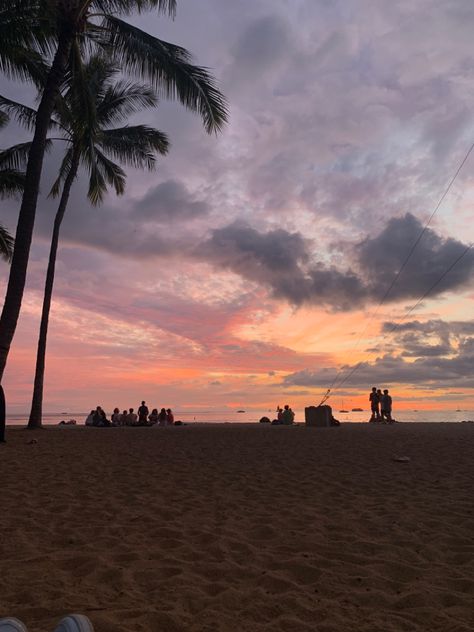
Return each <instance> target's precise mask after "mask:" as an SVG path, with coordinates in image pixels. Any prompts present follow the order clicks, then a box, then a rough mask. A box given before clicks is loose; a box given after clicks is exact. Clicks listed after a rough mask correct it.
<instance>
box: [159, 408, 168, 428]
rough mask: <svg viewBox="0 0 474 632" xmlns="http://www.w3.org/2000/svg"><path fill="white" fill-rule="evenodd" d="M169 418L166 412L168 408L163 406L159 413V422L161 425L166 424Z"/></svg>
mask: <svg viewBox="0 0 474 632" xmlns="http://www.w3.org/2000/svg"><path fill="white" fill-rule="evenodd" d="M167 418H168V415H167V414H166V410H165V409H164V408H162V409H161V410H160V412H159V414H158V424H159V425H160V426H166V420H167Z"/></svg>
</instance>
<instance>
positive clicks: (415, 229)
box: [355, 213, 474, 300]
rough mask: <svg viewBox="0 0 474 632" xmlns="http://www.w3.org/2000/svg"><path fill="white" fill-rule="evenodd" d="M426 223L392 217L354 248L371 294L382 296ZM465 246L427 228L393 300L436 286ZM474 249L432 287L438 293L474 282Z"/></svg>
mask: <svg viewBox="0 0 474 632" xmlns="http://www.w3.org/2000/svg"><path fill="white" fill-rule="evenodd" d="M422 229H423V226H422V224H421V222H420V221H419V220H418V219H417V218H416V217H414V216H413V215H411V214H410V213H407V214H406V215H404V216H403V217H399V218H392V219H390V220H389V221H388V223H387V226H386V227H385V228H384V229H383V230H382V232H381V233H380V234H379V235H377V236H376V237H373V238H371V237H369V238H368V239H366V240H364V241H363V242H362V243H360V244H359V245H357V246H356V248H355V258H356V261H357V264H358V266H359V268H360V270H361V272H362V274H363V276H364V277H365V278H366V279H367V282H368V285H369V287H370V288H371V294H372V295H373V296H374V297H376V296H380V297H382V296H383V293H382V292H383V291H384V290H385V289H388V288H389V286H390V285H391V284H392V281H393V280H394V278H395V276H396V275H397V273H398V271H399V270H400V269H401V267H402V265H403V264H404V262H405V260H406V258H407V257H408V256H409V255H410V252H411V251H412V248H413V247H414V246H415V242H416V241H417V239H418V237H419V235H420V234H421V231H422ZM465 250H466V245H465V244H463V243H461V242H460V241H457V240H455V239H452V238H443V237H441V236H440V235H438V234H437V233H436V232H435V231H434V230H432V229H431V228H428V229H427V230H426V231H425V232H424V234H423V236H422V237H421V240H420V241H419V243H418V244H417V245H416V248H415V250H414V251H413V254H412V255H411V257H410V259H409V260H408V263H407V264H406V266H405V268H404V270H403V272H402V274H401V275H400V278H399V280H398V281H397V282H396V284H395V285H394V287H393V289H392V290H391V293H390V299H391V300H397V299H400V298H402V299H405V298H410V297H417V296H420V295H421V294H423V293H424V292H425V291H427V290H428V289H429V288H430V287H431V286H432V285H434V284H435V283H436V282H437V281H438V280H439V279H441V277H442V276H443V274H444V273H445V272H446V271H447V270H448V268H449V267H450V266H451V265H453V264H454V263H455V261H456V260H457V259H458V258H459V257H460V256H461V255H462V254H463V253H464V251H465ZM473 269H474V250H470V251H469V252H468V253H467V254H466V255H465V256H464V257H463V258H462V260H461V261H460V262H459V263H458V264H457V265H456V266H455V268H454V269H452V270H451V271H450V272H449V275H447V276H446V277H445V278H444V279H443V280H441V282H440V283H439V285H437V287H436V288H434V289H433V293H432V295H434V296H436V295H438V294H441V293H443V292H446V291H448V290H454V289H456V288H459V287H460V286H462V285H464V284H466V283H468V282H472V272H473Z"/></svg>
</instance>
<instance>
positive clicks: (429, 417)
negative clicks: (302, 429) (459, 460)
mask: <svg viewBox="0 0 474 632" xmlns="http://www.w3.org/2000/svg"><path fill="white" fill-rule="evenodd" d="M106 412H107V415H108V417H109V418H110V412H111V411H106ZM295 413H296V418H295V421H296V422H304V410H303V409H298V408H297V409H295ZM333 415H334V417H336V419H339V421H341V422H356V423H357V422H358V423H360V422H364V421H368V420H369V418H370V411H368V410H364V411H361V412H360V411H349V412H348V413H340V412H339V411H338V410H335V409H334V410H333ZM263 416H265V417H269V418H270V419H274V417H275V411H274V410H271V411H270V410H248V411H244V412H240V413H239V412H237V411H229V410H200V411H189V410H187V411H180V410H176V411H174V418H175V419H176V420H178V419H180V420H181V421H183V422H185V423H226V422H227V423H256V422H258V421H259V419H260V418H261V417H263ZM86 417H87V412H63V413H45V414H44V415H43V423H44V424H45V425H57V424H58V423H59V422H60V421H62V420H65V421H67V420H69V419H75V420H76V421H77V423H78V424H79V425H81V424H84V421H85V419H86ZM393 417H394V419H396V420H397V421H401V422H431V423H433V422H449V423H459V422H462V421H471V420H474V410H472V409H467V410H419V411H417V410H400V411H397V410H396V409H395V410H394V412H393ZM27 420H28V414H27V413H25V414H11V415H7V424H8V425H15V426H16V425H20V426H21V425H25V424H26V422H27Z"/></svg>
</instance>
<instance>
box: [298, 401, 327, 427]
mask: <svg viewBox="0 0 474 632" xmlns="http://www.w3.org/2000/svg"><path fill="white" fill-rule="evenodd" d="M304 419H305V423H306V425H307V426H316V427H317V428H326V427H329V426H330V425H331V420H332V408H331V406H327V405H326V404H325V405H323V406H307V407H306V408H305V409H304Z"/></svg>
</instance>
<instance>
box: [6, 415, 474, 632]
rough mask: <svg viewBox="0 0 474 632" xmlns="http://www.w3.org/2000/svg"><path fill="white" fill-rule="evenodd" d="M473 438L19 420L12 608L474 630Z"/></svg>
mask: <svg viewBox="0 0 474 632" xmlns="http://www.w3.org/2000/svg"><path fill="white" fill-rule="evenodd" d="M32 439H35V440H37V443H29V442H30V441H31V440H32ZM473 448H474V424H399V425H394V426H376V427H374V426H369V425H368V424H365V425H362V424H347V425H344V426H342V427H340V428H327V429H319V428H305V427H303V426H299V427H268V426H259V425H255V426H248V425H243V426H240V425H219V426H190V425H188V426H185V427H181V428H161V429H155V428H110V429H108V428H104V429H100V428H97V429H96V428H91V429H90V428H83V427H82V428H54V429H45V430H41V431H37V432H31V431H26V430H10V431H9V433H8V443H7V444H5V445H0V480H1V485H2V491H1V493H0V530H1V547H0V616H5V615H7V614H8V615H14V616H17V617H19V618H20V619H22V620H23V621H24V622H25V623H26V624H27V625H28V627H29V629H30V630H32V631H33V630H34V631H36V632H46V631H48V632H51V631H52V630H53V629H54V624H55V623H56V622H57V621H58V620H59V619H60V618H61V617H62V616H64V615H65V614H67V613H70V612H81V613H84V614H87V615H88V616H89V617H90V619H91V620H92V622H93V623H94V626H95V630H96V631H97V632H109V631H110V632H112V631H114V632H121V631H123V632H135V631H151V632H160V631H165V632H174V631H181V630H191V631H194V630H195V631H202V632H216V631H217V632H219V631H220V632H227V631H229V632H230V631H232V632H234V631H235V632H237V631H239V632H242V631H243V632H253V631H263V630H266V631H268V630H272V631H273V630H275V631H276V630H285V631H288V632H299V631H300V630H301V631H321V632H333V631H337V632H341V631H343V632H345V631H348V632H349V631H358V632H382V631H384V632H390V631H394V632H395V631H396V632H403V631H407V632H408V631H420V632H421V631H423V632H428V631H429V632H436V631H439V632H441V631H442V632H471V631H472V629H473V627H474V503H473V500H472V498H473V495H472V488H473V485H474V459H473V455H474V452H473ZM394 456H409V457H410V459H411V460H410V462H409V463H398V462H395V461H393V460H392V457H394Z"/></svg>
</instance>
